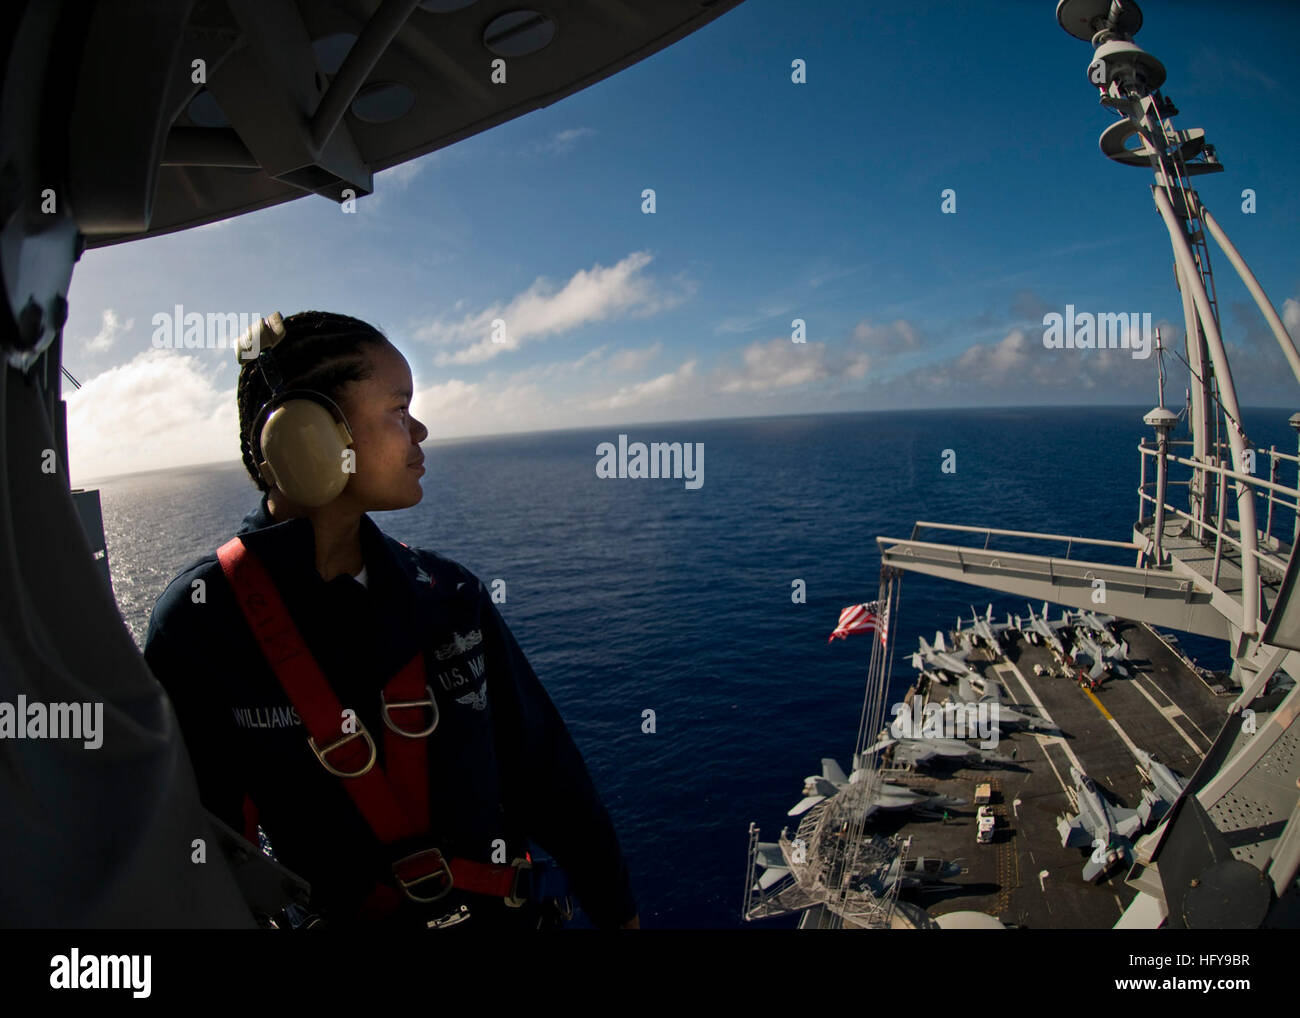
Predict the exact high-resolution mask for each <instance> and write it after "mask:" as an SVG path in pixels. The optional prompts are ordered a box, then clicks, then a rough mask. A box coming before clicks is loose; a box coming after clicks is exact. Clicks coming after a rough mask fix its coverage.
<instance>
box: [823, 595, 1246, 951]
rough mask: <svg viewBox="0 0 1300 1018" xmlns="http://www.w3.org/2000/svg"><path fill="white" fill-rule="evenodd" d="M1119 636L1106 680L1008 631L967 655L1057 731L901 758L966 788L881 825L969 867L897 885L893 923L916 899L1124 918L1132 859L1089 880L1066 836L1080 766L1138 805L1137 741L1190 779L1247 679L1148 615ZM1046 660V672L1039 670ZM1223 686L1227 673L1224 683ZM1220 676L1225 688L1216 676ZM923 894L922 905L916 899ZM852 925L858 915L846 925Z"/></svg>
mask: <svg viewBox="0 0 1300 1018" xmlns="http://www.w3.org/2000/svg"><path fill="white" fill-rule="evenodd" d="M1115 633H1116V636H1117V637H1118V638H1120V639H1122V640H1124V641H1126V642H1127V644H1128V648H1129V653H1128V657H1127V660H1126V662H1125V664H1126V665H1127V666H1129V667H1128V668H1127V671H1128V676H1127V677H1120V676H1118V675H1108V676H1107V677H1106V679H1105V681H1104V682H1102V683H1101V684H1100V685H1099V686H1098V687H1097V688H1095V689H1092V688H1089V685H1088V684H1087V683H1081V682H1080V681H1078V679H1077V677H1076V676H1077V672H1076V671H1075V670H1073V669H1071V670H1070V671H1067V670H1066V665H1065V664H1064V663H1063V662H1062V661H1060V660H1059V659H1058V658H1057V657H1056V656H1055V655H1054V654H1053V652H1052V651H1051V650H1050V649H1049V648H1048V647H1047V646H1045V645H1038V646H1035V645H1032V644H1031V643H1030V642H1029V641H1028V640H1027V639H1026V638H1025V635H1024V634H1022V633H1019V632H1013V633H1008V634H1007V638H1006V640H1005V641H1004V643H1003V644H1002V645H1001V646H1000V647H998V648H997V649H996V650H991V649H989V648H980V649H978V650H975V651H973V652H972V653H971V654H970V655H969V657H968V658H967V663H968V664H969V665H970V667H971V668H972V669H974V670H977V671H979V672H980V673H981V674H983V675H984V676H985V677H993V678H996V679H998V680H999V681H1000V682H1001V683H1002V685H1003V687H1004V688H1005V690H1006V693H1007V695H1008V697H1009V699H1010V700H1011V701H1014V702H1015V704H1017V705H1025V706H1029V707H1030V708H1031V709H1034V710H1035V712H1036V713H1037V714H1039V715H1040V716H1042V717H1044V718H1049V719H1050V721H1051V722H1052V723H1054V725H1055V727H1056V728H1057V729H1059V731H1060V732H1061V733H1062V734H1060V735H1055V734H1046V733H1045V732H1042V731H1032V730H1017V731H1013V732H1004V733H1003V735H1002V736H1001V738H1000V740H999V742H998V745H997V752H998V753H999V754H1001V755H1003V756H1011V757H1013V760H1012V762H1010V763H1006V764H993V763H987V764H986V763H982V762H981V763H980V764H979V765H971V764H969V763H965V762H964V763H963V764H962V765H961V766H957V767H955V768H952V767H950V768H948V769H946V770H944V769H938V768H934V767H931V768H929V771H928V773H927V771H926V770H922V769H920V768H916V769H912V768H892V769H888V770H886V772H885V775H884V776H885V780H887V781H897V782H899V783H900V784H905V785H907V786H910V787H912V788H916V789H922V790H928V791H933V792H936V793H940V794H943V795H947V796H952V797H956V798H961V799H964V800H966V803H967V804H966V805H957V806H953V807H951V808H949V809H948V810H947V813H948V818H947V820H945V819H944V818H943V817H942V816H920V815H918V814H916V813H915V812H909V811H898V812H884V811H881V812H877V813H876V814H874V815H873V816H872V818H871V820H870V826H871V830H872V831H873V832H874V833H878V834H883V835H898V836H899V837H900V838H908V837H910V838H911V844H910V847H909V850H908V858H909V859H915V858H917V857H925V858H930V859H933V858H935V857H939V858H942V859H946V860H951V861H959V862H960V865H961V867H962V872H961V875H960V876H958V877H955V878H953V879H951V880H950V881H948V882H945V883H940V884H925V885H922V886H920V887H914V888H908V889H905V890H902V891H901V892H900V897H899V903H900V910H899V912H898V913H897V914H896V923H897V922H898V921H902V922H904V923H906V922H907V917H908V916H911V917H912V919H919V920H920V921H921V922H922V923H924V922H925V917H924V916H922V915H920V914H919V913H918V911H917V908H919V909H923V910H924V911H925V913H928V915H929V917H931V918H936V917H939V916H941V915H943V914H944V913H947V912H955V911H976V912H983V913H987V914H988V915H992V916H994V917H996V918H997V919H999V920H1000V921H1001V922H1002V923H1003V924H1004V925H1005V926H1009V927H1023V928H1035V929H1042V928H1053V927H1055V928H1065V929H1087V928H1098V929H1105V928H1110V927H1113V926H1114V925H1115V923H1116V921H1118V920H1119V918H1120V916H1121V915H1122V914H1123V912H1124V910H1125V909H1126V908H1127V907H1128V905H1129V904H1130V902H1131V901H1132V900H1133V898H1134V897H1135V892H1134V891H1133V890H1132V888H1130V887H1129V886H1128V885H1127V884H1125V882H1124V878H1125V876H1126V875H1127V873H1128V869H1129V867H1128V866H1127V865H1120V866H1116V867H1115V868H1114V869H1112V870H1111V872H1109V873H1108V874H1106V875H1105V876H1103V877H1100V878H1098V879H1097V880H1095V881H1089V880H1085V879H1084V875H1083V870H1084V866H1085V863H1087V862H1088V860H1089V856H1090V854H1091V851H1092V850H1091V849H1089V848H1066V847H1062V843H1061V842H1062V839H1061V834H1060V833H1059V831H1058V826H1057V824H1058V820H1059V818H1060V817H1061V816H1062V815H1063V814H1064V815H1070V814H1073V813H1074V812H1075V811H1076V808H1077V800H1076V790H1075V785H1074V782H1073V780H1072V777H1071V768H1072V766H1073V767H1075V768H1077V769H1078V770H1080V771H1083V772H1085V773H1086V774H1087V775H1088V776H1089V777H1090V778H1091V779H1092V780H1093V781H1094V782H1096V783H1097V785H1099V786H1100V789H1099V790H1100V791H1101V793H1102V794H1103V795H1105V796H1106V797H1107V799H1108V800H1109V801H1110V802H1111V803H1112V804H1117V805H1119V806H1121V807H1127V808H1129V809H1133V808H1136V807H1137V806H1138V805H1139V803H1140V800H1141V790H1142V784H1143V779H1142V776H1141V775H1140V773H1139V771H1138V763H1139V757H1138V755H1137V754H1138V753H1139V752H1145V753H1149V754H1154V755H1155V757H1156V758H1157V759H1158V760H1159V761H1160V762H1161V763H1163V764H1165V765H1166V766H1167V767H1169V768H1171V769H1172V770H1173V771H1175V772H1176V773H1177V774H1178V775H1180V776H1182V777H1183V778H1187V777H1190V776H1191V774H1192V773H1193V772H1194V771H1195V769H1196V766H1197V765H1198V764H1199V763H1200V761H1201V758H1202V757H1203V756H1204V755H1205V752H1206V751H1207V750H1208V749H1209V748H1210V745H1211V741H1212V738H1213V736H1214V735H1215V734H1217V733H1218V731H1219V730H1220V728H1221V727H1222V725H1223V722H1224V717H1225V711H1226V708H1227V706H1228V704H1229V703H1230V702H1231V701H1232V699H1233V697H1234V696H1235V695H1236V693H1237V692H1239V690H1237V689H1235V688H1233V689H1229V688H1225V687H1226V684H1227V682H1228V680H1227V678H1226V677H1225V676H1224V675H1222V674H1221V673H1219V674H1211V673H1208V672H1204V671H1198V670H1196V669H1194V668H1193V667H1192V666H1191V664H1190V663H1188V662H1187V661H1185V660H1184V659H1183V658H1182V657H1181V656H1180V655H1179V654H1178V653H1176V652H1175V650H1173V649H1171V647H1170V646H1169V645H1168V644H1166V643H1165V642H1164V640H1163V639H1162V637H1160V636H1158V635H1156V633H1155V631H1153V630H1151V629H1149V628H1148V627H1147V626H1145V625H1141V624H1135V623H1132V622H1129V621H1126V620H1122V619H1120V620H1116V622H1115ZM1035 665H1038V666H1041V669H1042V674H1036V669H1035V667H1034V666H1035ZM919 683H920V684H919V686H917V687H913V689H912V690H910V691H909V695H917V696H922V697H925V699H924V700H923V701H922V702H923V703H927V702H929V700H930V699H931V698H933V699H935V700H938V699H942V698H943V697H944V696H945V695H946V690H947V688H948V687H946V686H944V685H940V684H939V683H937V682H933V681H929V680H927V679H925V678H921V679H919ZM1220 684H1222V685H1220ZM1216 687H1217V688H1216ZM983 783H988V784H990V785H991V786H992V791H993V795H992V803H991V806H990V809H991V811H992V813H993V814H994V816H995V817H996V827H995V829H994V834H993V839H992V841H991V842H990V843H983V844H981V843H977V840H976V836H977V822H976V815H977V809H978V807H977V806H976V805H975V800H974V792H975V789H976V787H977V786H978V785H980V784H983ZM909 905H910V906H916V908H913V907H908V906H909ZM824 917H825V913H824V912H823V910H822V908H821V907H817V908H813V909H810V910H808V912H807V913H805V915H804V917H803V921H802V923H801V925H803V926H805V927H816V926H819V925H821V923H822V921H823V919H824ZM843 925H846V926H847V925H850V924H848V923H844V924H843Z"/></svg>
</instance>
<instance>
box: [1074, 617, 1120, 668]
mask: <svg viewBox="0 0 1300 1018" xmlns="http://www.w3.org/2000/svg"><path fill="white" fill-rule="evenodd" d="M1127 647H1128V645H1127V644H1124V645H1120V644H1115V645H1113V646H1111V647H1109V648H1107V649H1104V650H1103V649H1102V648H1101V646H1100V645H1098V643H1097V642H1096V641H1095V640H1094V639H1093V638H1092V636H1090V635H1089V633H1088V632H1087V631H1086V630H1085V629H1084V627H1083V626H1077V627H1075V630H1074V652H1073V655H1072V656H1073V658H1074V661H1075V663H1076V664H1079V665H1080V666H1081V667H1082V666H1083V662H1082V661H1081V659H1082V658H1086V659H1087V668H1088V678H1090V679H1097V678H1100V677H1101V676H1102V674H1103V673H1105V672H1107V671H1113V672H1115V673H1117V674H1119V675H1121V676H1123V677H1124V678H1128V669H1127V668H1125V667H1124V665H1123V663H1122V661H1123V657H1124V654H1125V653H1126V652H1127Z"/></svg>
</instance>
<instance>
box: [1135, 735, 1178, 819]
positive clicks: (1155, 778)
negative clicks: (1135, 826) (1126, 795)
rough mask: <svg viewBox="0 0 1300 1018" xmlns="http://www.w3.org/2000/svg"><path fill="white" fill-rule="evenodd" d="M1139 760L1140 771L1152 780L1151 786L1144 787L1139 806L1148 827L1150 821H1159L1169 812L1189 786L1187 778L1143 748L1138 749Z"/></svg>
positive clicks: (1140, 814)
mask: <svg viewBox="0 0 1300 1018" xmlns="http://www.w3.org/2000/svg"><path fill="white" fill-rule="evenodd" d="M1138 761H1139V763H1138V773H1139V774H1141V775H1142V777H1143V778H1144V779H1145V780H1146V781H1148V782H1150V787H1144V788H1143V789H1142V801H1141V802H1140V803H1139V804H1138V808H1137V813H1138V816H1139V817H1141V818H1142V826H1143V827H1146V826H1147V824H1148V823H1159V822H1160V820H1161V819H1162V818H1163V817H1164V815H1165V814H1166V813H1168V812H1169V807H1170V806H1172V805H1173V804H1174V802H1175V801H1176V800H1177V799H1178V797H1179V796H1180V795H1182V794H1183V789H1184V788H1186V787H1187V779H1186V778H1180V777H1179V776H1178V775H1177V774H1175V773H1174V772H1173V771H1171V770H1170V769H1169V768H1168V767H1166V766H1165V765H1164V764H1162V763H1161V762H1160V761H1159V760H1157V759H1156V758H1155V757H1154V756H1152V755H1151V754H1150V753H1144V752H1142V750H1138Z"/></svg>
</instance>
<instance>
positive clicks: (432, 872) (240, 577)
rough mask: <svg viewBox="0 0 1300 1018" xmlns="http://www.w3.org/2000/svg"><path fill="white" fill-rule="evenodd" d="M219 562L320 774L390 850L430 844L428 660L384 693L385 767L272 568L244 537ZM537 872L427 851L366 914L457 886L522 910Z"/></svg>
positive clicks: (416, 662)
mask: <svg viewBox="0 0 1300 1018" xmlns="http://www.w3.org/2000/svg"><path fill="white" fill-rule="evenodd" d="M217 559H218V561H220V563H221V568H222V570H223V571H224V572H225V574H226V579H227V580H228V581H229V582H230V586H231V589H232V590H233V591H234V593H235V600H236V601H237V602H238V603H239V607H240V609H241V610H242V611H243V613H244V618H246V619H247V620H248V624H249V626H250V627H251V628H252V630H253V636H254V637H255V638H256V639H257V643H258V646H259V647H261V649H262V654H263V655H264V656H265V658H266V660H267V662H268V664H270V666H271V669H272V671H274V672H275V676H276V678H277V679H279V680H280V685H281V686H282V687H283V688H284V692H285V694H286V695H287V696H288V697H289V700H290V702H291V703H292V704H293V705H294V707H295V708H297V711H298V716H299V717H300V718H302V723H303V725H304V727H305V728H306V729H307V732H308V733H309V734H308V739H307V744H308V746H310V747H311V751H312V753H314V754H315V756H316V759H317V760H319V761H320V762H321V766H323V767H324V768H325V769H326V770H327V771H329V772H330V773H331V774H333V775H335V776H336V777H337V778H339V779H340V780H341V781H342V782H343V787H344V788H345V789H347V792H348V795H350V796H351V797H352V801H353V802H354V803H355V804H356V807H357V809H358V810H359V811H360V812H361V815H362V816H363V817H364V818H365V821H366V823H367V824H368V825H369V826H370V829H371V830H372V831H373V832H374V834H375V837H377V838H378V839H379V840H380V841H381V842H383V843H384V844H385V845H393V844H395V843H397V842H402V841H408V840H410V839H412V838H423V839H424V840H431V839H429V837H428V835H429V771H428V758H427V748H428V744H427V742H426V739H427V738H428V736H429V735H430V734H431V733H432V732H433V730H434V729H435V728H437V727H438V705H437V703H436V701H435V700H434V697H433V690H432V689H431V688H430V687H429V686H428V685H427V684H426V682H425V674H424V653H423V652H422V651H421V652H419V653H417V654H416V655H415V657H413V658H412V659H411V660H410V661H408V662H407V663H406V664H405V665H404V666H403V667H402V668H401V670H399V671H398V673H397V674H396V675H394V676H393V677H392V678H391V679H389V680H388V682H387V683H386V684H385V686H384V689H383V692H382V693H381V694H380V704H379V706H380V711H381V714H382V717H383V719H384V727H385V731H384V762H385V766H384V767H383V768H381V767H379V766H378V765H377V763H376V759H377V756H378V754H377V751H376V747H375V742H374V739H372V738H371V736H370V733H369V732H368V731H367V730H366V727H365V725H364V724H363V723H362V722H361V719H360V718H358V717H356V715H355V712H351V711H349V712H348V714H347V715H345V714H344V709H343V705H342V704H341V703H340V702H339V699H338V697H337V696H336V695H335V693H334V690H333V689H331V688H330V685H329V682H328V681H327V680H326V678H325V675H324V673H323V672H322V671H321V669H320V666H319V665H318V664H317V663H316V659H315V658H314V657H312V654H311V651H309V650H308V649H307V645H306V644H305V643H304V642H303V639H302V636H301V635H300V634H299V632H298V628H297V627H296V626H295V625H294V624H293V620H292V619H291V618H290V617H289V612H288V609H287V608H285V605H284V601H283V599H282V598H281V597H280V592H279V591H278V590H277V589H276V587H275V583H274V581H273V580H272V579H271V576H270V574H269V573H268V572H267V571H266V567H265V566H264V565H263V564H262V562H261V561H260V560H259V559H258V558H257V556H256V555H254V554H253V553H252V552H251V551H250V550H249V549H248V548H247V546H245V544H244V542H243V541H241V540H240V539H239V538H238V537H235V538H232V539H231V540H230V541H228V542H227V543H226V544H224V545H222V546H221V547H220V548H219V549H217ZM426 711H427V712H428V714H427V715H426V714H425V712H426ZM426 719H427V720H426ZM531 867H532V863H531V860H530V859H529V858H523V859H515V860H514V861H513V862H512V863H511V864H510V865H508V866H506V865H501V864H493V863H482V862H477V861H475V860H473V859H461V858H455V859H447V858H445V857H444V856H443V854H442V852H441V851H439V850H438V849H437V848H426V849H422V850H420V851H418V852H414V853H412V854H410V855H407V856H404V857H403V858H401V859H398V860H397V861H396V862H394V863H393V864H392V870H393V877H394V879H395V881H396V883H397V889H394V888H393V887H391V886H389V885H388V884H379V885H378V886H376V887H375V889H374V890H373V891H372V892H371V893H370V895H369V897H368V898H367V899H366V901H365V903H364V904H363V906H362V909H361V914H362V915H363V916H365V917H370V918H379V917H382V916H384V915H387V914H390V913H392V912H393V911H395V910H396V909H397V908H398V906H399V905H400V904H401V900H402V896H403V895H404V896H405V897H406V898H409V899H410V900H411V901H414V902H417V903H420V904H427V903H429V902H434V901H437V900H439V899H440V898H443V897H445V896H446V895H447V894H448V892H450V891H451V889H452V887H453V886H454V887H457V888H459V889H460V890H463V891H470V892H472V893H474V894H484V895H491V896H493V897H499V898H503V899H504V900H505V904H506V905H508V906H510V907H512V908H518V907H520V906H522V905H523V904H524V902H525V898H523V897H521V896H520V893H519V874H520V872H521V871H522V870H528V869H531ZM430 887H432V890H430V889H429V888H430ZM399 890H400V894H399Z"/></svg>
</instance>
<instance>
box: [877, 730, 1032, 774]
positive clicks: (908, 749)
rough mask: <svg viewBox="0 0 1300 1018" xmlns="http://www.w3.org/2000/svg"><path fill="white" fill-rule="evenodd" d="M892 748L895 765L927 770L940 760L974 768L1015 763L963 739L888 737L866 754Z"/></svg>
mask: <svg viewBox="0 0 1300 1018" xmlns="http://www.w3.org/2000/svg"><path fill="white" fill-rule="evenodd" d="M888 746H893V747H894V764H895V765H896V766H897V765H902V766H913V767H918V766H924V765H925V764H928V763H931V762H933V761H935V760H938V759H946V760H953V761H963V762H965V763H967V764H971V765H981V764H989V765H993V766H997V765H1000V764H1010V763H1015V760H1013V759H1012V758H1011V757H1009V756H1000V755H998V754H997V753H994V752H993V751H992V750H988V749H981V748H980V747H978V746H972V745H970V744H969V743H965V742H962V741H961V740H960V739H929V738H920V739H912V738H906V739H895V738H893V737H892V736H885V737H884V738H882V739H881V740H880V741H879V742H877V743H876V744H875V745H874V746H872V747H870V748H869V749H867V750H865V752H867V753H877V752H880V751H881V750H883V749H885V748H886V747H888Z"/></svg>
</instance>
